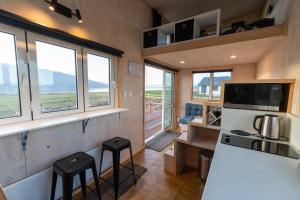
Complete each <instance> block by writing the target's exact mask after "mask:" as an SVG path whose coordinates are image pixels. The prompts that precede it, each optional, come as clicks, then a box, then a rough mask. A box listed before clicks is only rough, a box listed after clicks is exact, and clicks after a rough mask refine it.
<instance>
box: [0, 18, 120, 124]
mask: <svg viewBox="0 0 300 200" xmlns="http://www.w3.org/2000/svg"><path fill="white" fill-rule="evenodd" d="M26 47H27V48H26ZM27 51H28V52H27ZM0 55H1V56H0V125H2V124H7V123H11V122H20V121H29V120H35V119H41V118H48V117H54V116H61V115H67V114H72V113H80V112H84V111H90V110H97V109H98V110H99V109H103V108H108V107H114V105H115V103H114V95H115V89H114V88H115V84H114V83H115V82H114V80H115V75H114V63H115V62H114V59H115V57H113V56H111V55H107V54H104V53H102V52H98V51H94V50H90V49H86V48H83V47H81V46H78V45H75V44H71V43H68V42H64V41H61V40H56V39H53V38H49V37H47V36H44V35H40V34H36V33H32V32H28V31H27V34H25V31H24V30H20V29H17V28H12V27H10V26H7V25H3V24H1V23H0ZM29 75H30V76H29ZM30 94H31V96H30Z"/></svg>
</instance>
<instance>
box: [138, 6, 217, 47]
mask: <svg viewBox="0 0 300 200" xmlns="http://www.w3.org/2000/svg"><path fill="white" fill-rule="evenodd" d="M220 17H221V10H220V9H216V10H212V11H209V12H206V13H202V14H200V15H196V16H193V17H189V18H186V19H182V20H179V21H175V22H171V23H168V24H163V25H161V26H158V27H154V28H151V29H147V30H145V31H144V48H151V47H156V46H164V45H169V44H172V43H178V42H181V41H186V40H193V39H196V38H201V39H204V38H209V37H217V36H219V32H220Z"/></svg>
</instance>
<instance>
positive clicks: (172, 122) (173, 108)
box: [143, 62, 176, 141]
mask: <svg viewBox="0 0 300 200" xmlns="http://www.w3.org/2000/svg"><path fill="white" fill-rule="evenodd" d="M146 67H153V68H156V69H160V70H162V71H163V80H162V81H163V91H162V93H163V95H162V96H163V97H162V118H161V120H162V129H161V130H160V131H159V132H157V133H155V134H154V135H153V136H151V137H149V138H146V137H145V94H146V76H145V73H146ZM166 73H170V74H172V98H171V99H172V103H171V106H170V107H171V108H172V116H171V125H170V126H168V127H166V128H165V127H164V124H165V122H164V120H165V118H164V116H165V111H164V110H165V101H164V100H165V88H166V83H165V74H166ZM175 76H176V72H175V71H172V70H168V69H166V68H163V67H159V66H156V65H154V64H150V63H146V62H145V63H144V91H143V94H144V95H143V99H144V102H143V132H144V141H147V140H149V139H150V138H152V137H154V136H156V135H158V134H160V133H162V132H164V131H166V130H169V129H171V128H172V127H173V126H174V114H175V91H174V90H175V78H176V77H175Z"/></svg>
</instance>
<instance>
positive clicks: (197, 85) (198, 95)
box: [193, 71, 231, 100]
mask: <svg viewBox="0 0 300 200" xmlns="http://www.w3.org/2000/svg"><path fill="white" fill-rule="evenodd" d="M211 77H213V78H212V81H211ZM230 79H231V71H223V72H204V73H201V72H199V73H193V99H214V100H218V99H220V97H221V87H222V81H225V80H230ZM211 88H212V89H211Z"/></svg>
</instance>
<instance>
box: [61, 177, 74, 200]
mask: <svg viewBox="0 0 300 200" xmlns="http://www.w3.org/2000/svg"><path fill="white" fill-rule="evenodd" d="M72 193H73V176H64V177H63V200H72Z"/></svg>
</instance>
